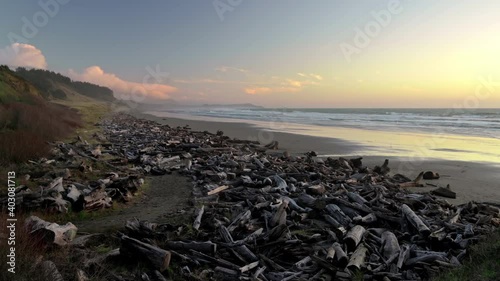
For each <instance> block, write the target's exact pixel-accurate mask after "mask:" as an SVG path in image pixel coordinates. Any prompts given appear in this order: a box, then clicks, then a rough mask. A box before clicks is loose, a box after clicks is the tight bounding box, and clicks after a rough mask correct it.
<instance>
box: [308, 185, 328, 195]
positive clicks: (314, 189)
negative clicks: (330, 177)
mask: <svg viewBox="0 0 500 281" xmlns="http://www.w3.org/2000/svg"><path fill="white" fill-rule="evenodd" d="M307 192H308V193H310V194H313V195H322V194H325V192H326V188H325V186H324V185H322V184H318V185H313V186H309V187H308V188H307Z"/></svg>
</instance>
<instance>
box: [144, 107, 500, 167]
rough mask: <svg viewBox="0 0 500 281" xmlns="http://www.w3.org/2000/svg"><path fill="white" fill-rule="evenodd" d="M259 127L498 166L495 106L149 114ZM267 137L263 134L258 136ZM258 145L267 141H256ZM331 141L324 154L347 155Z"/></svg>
mask: <svg viewBox="0 0 500 281" xmlns="http://www.w3.org/2000/svg"><path fill="white" fill-rule="evenodd" d="M149 113H150V114H153V115H156V116H158V117H174V118H181V119H193V120H203V121H215V122H245V123H249V124H251V125H252V126H256V127H258V128H260V129H261V130H264V131H270V132H272V131H280V132H286V133H292V134H300V135H309V136H317V137H323V138H332V139H340V140H342V141H346V142H348V143H350V144H354V145H355V147H356V152H355V154H356V155H358V156H393V157H398V158H405V159H408V160H409V161H421V160H423V159H430V158H432V159H445V160H456V161H472V162H487V163H494V164H495V165H500V109H474V110H472V109H337V108H335V109H310V108H233V107H185V108H177V109H169V110H164V111H155V112H149ZM263 135H266V134H263ZM258 140H259V141H261V143H265V142H269V139H267V138H263V139H258ZM350 153H351V152H344V151H339V149H336V147H335V145H331V146H330V147H329V148H328V151H324V152H323V153H322V155H323V156H351V154H350Z"/></svg>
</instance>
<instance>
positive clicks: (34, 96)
mask: <svg viewBox="0 0 500 281" xmlns="http://www.w3.org/2000/svg"><path fill="white" fill-rule="evenodd" d="M41 98H42V96H41V95H40V92H39V91H38V89H36V88H35V87H34V86H33V85H32V84H30V83H28V82H27V81H25V80H24V79H19V77H18V76H17V75H15V73H13V72H12V71H11V70H10V69H9V68H8V67H7V66H3V65H2V66H0V104H5V103H9V102H23V103H31V104H32V103H34V102H35V100H38V99H41Z"/></svg>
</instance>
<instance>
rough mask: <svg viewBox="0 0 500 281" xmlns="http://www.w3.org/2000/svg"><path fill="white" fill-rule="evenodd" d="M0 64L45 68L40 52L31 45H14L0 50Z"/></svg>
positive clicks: (43, 58) (45, 64)
mask: <svg viewBox="0 0 500 281" xmlns="http://www.w3.org/2000/svg"><path fill="white" fill-rule="evenodd" d="M0 64H6V65H9V66H14V67H30V68H41V69H46V68H47V61H46V60H45V56H44V55H43V54H42V51H40V50H39V49H37V48H36V47H35V46H33V45H29V44H21V43H14V44H12V45H10V46H7V47H5V48H3V49H0Z"/></svg>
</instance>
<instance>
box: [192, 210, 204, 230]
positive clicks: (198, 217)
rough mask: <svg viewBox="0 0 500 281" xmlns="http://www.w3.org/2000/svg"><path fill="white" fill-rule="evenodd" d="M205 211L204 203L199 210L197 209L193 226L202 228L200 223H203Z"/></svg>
mask: <svg viewBox="0 0 500 281" xmlns="http://www.w3.org/2000/svg"><path fill="white" fill-rule="evenodd" d="M203 212H205V205H202V206H201V208H199V209H198V210H197V211H196V218H195V220H194V222H193V228H194V229H196V230H198V229H199V228H200V225H201V218H202V216H203Z"/></svg>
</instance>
